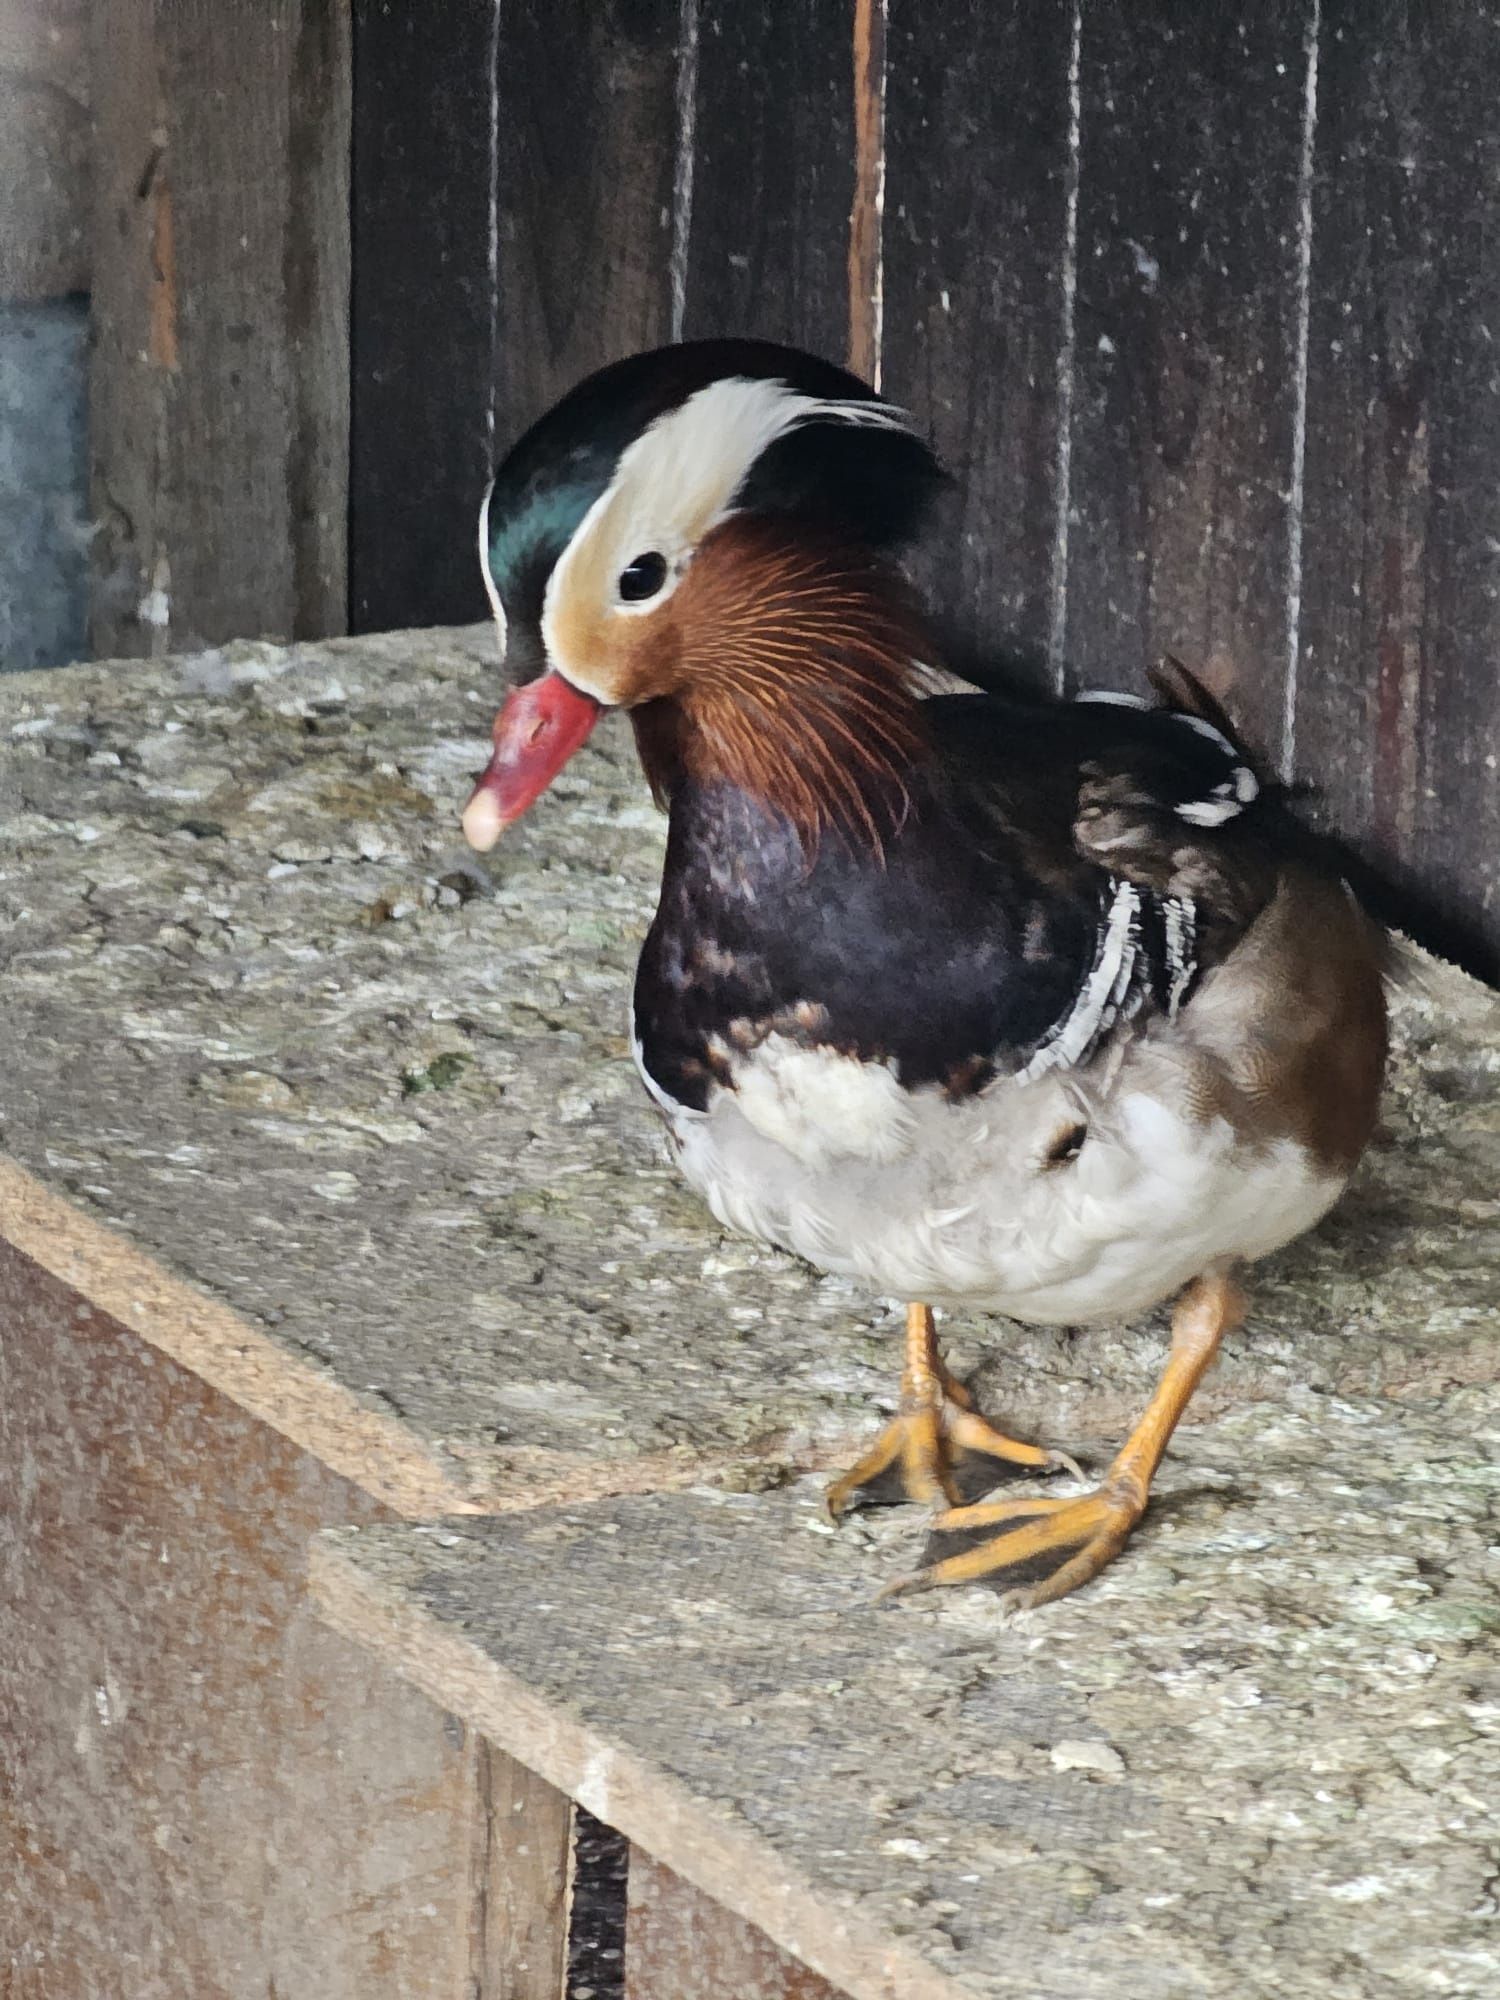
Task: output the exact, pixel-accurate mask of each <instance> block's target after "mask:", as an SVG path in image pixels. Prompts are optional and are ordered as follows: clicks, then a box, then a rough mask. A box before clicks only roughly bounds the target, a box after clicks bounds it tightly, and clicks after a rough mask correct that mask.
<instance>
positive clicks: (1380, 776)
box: [1295, 4, 1500, 978]
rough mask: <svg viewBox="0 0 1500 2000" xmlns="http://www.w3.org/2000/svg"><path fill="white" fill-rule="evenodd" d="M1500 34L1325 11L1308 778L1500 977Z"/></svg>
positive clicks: (1471, 24)
mask: <svg viewBox="0 0 1500 2000" xmlns="http://www.w3.org/2000/svg"><path fill="white" fill-rule="evenodd" d="M1497 88H1500V38H1497V35H1496V32H1495V24H1494V21H1493V19H1492V18H1491V17H1490V14H1489V12H1488V10H1486V9H1482V8H1459V7H1447V8H1441V9H1432V10H1417V9H1412V8H1408V7H1404V6H1399V5H1394V4H1381V5H1379V6H1373V7H1361V8H1358V9H1356V8H1353V7H1350V6H1346V5H1342V4H1339V5H1335V6H1332V7H1325V8H1324V23H1323V35H1322V50H1321V82H1320V91H1319V107H1320V108H1319V115H1318V129H1317V149H1316V174H1315V177H1314V183H1313V229H1314V233H1313V245H1314V256H1313V266H1312V295H1311V320H1310V340H1309V371H1308V385H1307V476H1306V520H1307V534H1306V564H1305V574H1304V582H1303V612H1302V637H1303V646H1302V660H1301V667H1300V673H1299V679H1298V688H1297V702H1296V715H1295V724H1296V733H1295V751H1296V769H1297V773H1298V775H1299V776H1300V777H1302V778H1304V779H1306V780H1308V781H1309V782H1310V783H1311V784H1312V785H1313V786H1314V787H1315V788H1316V793H1317V797H1318V800H1319V802H1320V804H1321V806H1322V809H1323V811H1324V813H1325V814H1326V817H1327V818H1328V820H1329V821H1330V822H1331V823H1332V824H1333V825H1334V826H1336V827H1337V828H1339V829H1340V830H1341V831H1342V832H1344V833H1345V834H1347V835H1349V836H1351V837H1352V838H1353V839H1354V840H1355V842H1356V843H1357V844H1358V845H1359V846H1360V847H1361V848H1362V850H1363V851H1364V852H1365V853H1366V854H1368V855H1369V856H1370V857H1371V858H1373V859H1374V860H1375V861H1376V862H1377V864H1378V865H1380V866H1381V867H1382V868H1384V869H1386V870H1387V871H1389V872H1390V873H1392V874H1393V875H1394V876H1395V877H1396V879H1397V880H1398V881H1399V882H1400V883H1401V885H1402V886H1403V888H1404V889H1405V890H1407V891H1409V892H1412V894H1413V899H1414V913H1413V916H1412V918H1411V919H1410V921H1411V922H1412V923H1413V924H1414V925H1415V927H1416V928H1418V930H1419V932H1420V934H1422V935H1423V936H1424V938H1425V939H1426V941H1428V942H1430V943H1432V944H1434V946H1435V947H1436V948H1438V949H1440V950H1443V951H1445V952H1448V953H1451V954H1452V955H1453V956H1455V957H1457V958H1459V959H1460V960H1461V961H1462V962H1464V963H1465V964H1467V965H1468V966H1470V967H1471V968H1472V969H1474V970H1476V971H1478V972H1481V973H1483V974H1485V975H1487V976H1489V977H1490V978H1496V977H1500V770H1497V757H1500V669H1497V667H1496V659H1497V657H1500V483H1497V481H1496V477H1495V468H1496V466H1497V464H1500V360H1497V348H1496V344H1495V340H1496V331H1497V328H1500V262H1497V259H1496V256H1495V247H1494V246H1495V237H1496V230H1497V226H1500V131H1497V129H1496V126H1495V122H1494V119H1493V116H1492V114H1491V109H1490V107H1491V106H1492V104H1493V102H1494V97H1495V92H1496V89H1497Z"/></svg>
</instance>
